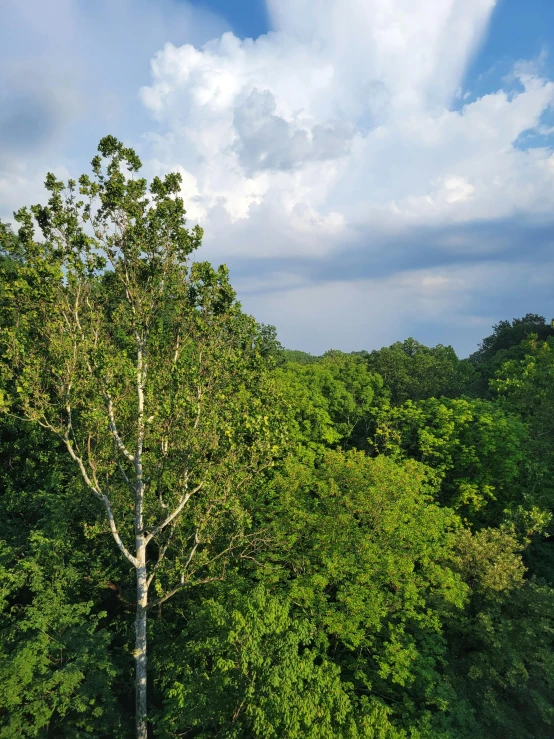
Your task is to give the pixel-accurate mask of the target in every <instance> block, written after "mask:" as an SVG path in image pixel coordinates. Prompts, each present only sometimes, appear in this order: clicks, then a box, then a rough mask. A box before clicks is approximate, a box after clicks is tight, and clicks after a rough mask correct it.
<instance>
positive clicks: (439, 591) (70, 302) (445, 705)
mask: <svg viewBox="0 0 554 739" xmlns="http://www.w3.org/2000/svg"><path fill="white" fill-rule="evenodd" d="M140 169H141V162H140V159H139V158H138V156H137V154H136V153H135V152H134V151H133V150H132V149H128V148H126V147H125V146H124V145H123V144H122V143H121V142H120V141H118V140H117V139H115V138H114V137H112V136H107V137H106V138H104V139H102V141H101V142H100V145H99V150H98V154H97V155H96V156H95V157H94V159H93V160H92V165H91V173H90V174H85V175H82V176H81V177H80V178H79V179H78V180H77V181H71V180H70V181H69V182H66V183H64V182H61V181H59V180H57V179H56V177H55V176H54V175H48V177H47V179H46V191H47V196H46V197H47V203H46V205H36V206H32V207H31V208H22V209H21V210H20V211H18V212H17V213H16V214H15V220H16V222H17V228H11V227H10V226H9V225H7V224H3V225H0V239H1V251H0V273H1V276H0V510H1V515H0V738H1V739H16V738H19V737H38V738H39V739H45V738H47V737H48V738H50V737H55V738H59V739H78V738H80V737H99V738H102V737H106V738H107V737H113V738H114V739H125V738H127V737H134V736H136V737H138V739H145V738H146V737H157V738H159V739H173V738H176V737H189V738H193V737H229V738H236V739H239V738H242V739H246V738H258V737H259V738H263V739H270V738H273V737H275V738H276V739H279V738H283V739H331V738H333V737H337V738H344V739H362V738H363V739H466V738H472V739H481V738H482V739H548V738H549V737H552V736H554V649H553V646H554V644H553V641H554V529H553V526H552V509H553V505H554V393H553V391H552V387H553V382H554V327H553V326H554V322H552V323H551V321H550V317H546V318H545V317H542V316H539V315H535V314H533V313H529V314H527V315H525V316H523V317H521V318H515V319H513V320H512V319H511V317H507V318H509V319H510V320H504V321H501V322H500V323H498V324H497V325H495V326H494V327H493V328H492V330H491V333H490V335H489V336H487V337H486V338H484V339H483V341H482V342H481V344H480V346H479V348H478V349H477V351H475V352H474V353H473V354H472V355H471V356H470V357H469V358H466V359H460V358H459V357H458V356H457V355H456V353H455V351H454V350H453V349H452V348H451V347H450V346H443V345H438V346H435V347H427V346H424V345H422V344H420V343H419V342H418V341H416V340H414V339H412V338H408V339H406V340H405V341H401V342H396V343H393V344H392V345H391V346H389V347H384V348H382V349H379V350H373V351H364V350H361V351H357V352H352V353H344V352H341V351H337V350H329V351H327V352H326V353H325V354H324V355H323V356H317V357H316V356H312V355H310V354H308V353H305V352H302V351H299V350H290V349H285V348H283V347H282V346H281V344H280V343H279V340H278V336H277V332H276V329H275V328H274V327H273V326H269V325H264V324H259V323H258V322H257V321H256V320H255V318H253V317H251V316H249V315H247V314H246V313H245V312H244V311H243V309H242V308H241V305H240V303H239V302H238V300H237V297H236V294H235V292H234V290H233V288H232V285H231V283H230V278H229V272H228V270H227V268H226V267H225V266H219V267H214V266H212V265H211V264H209V263H207V262H203V261H195V253H196V252H197V250H198V248H199V247H200V246H201V242H202V230H201V229H200V228H199V227H195V228H192V229H189V228H188V227H187V225H186V203H185V202H183V200H182V199H181V196H180V187H181V183H180V176H179V175H178V174H173V173H170V174H167V175H166V176H165V177H156V178H154V179H153V180H152V181H151V182H150V183H148V182H147V181H146V180H145V179H144V178H142V177H141V176H140V174H139V172H140ZM368 320H371V317H368Z"/></svg>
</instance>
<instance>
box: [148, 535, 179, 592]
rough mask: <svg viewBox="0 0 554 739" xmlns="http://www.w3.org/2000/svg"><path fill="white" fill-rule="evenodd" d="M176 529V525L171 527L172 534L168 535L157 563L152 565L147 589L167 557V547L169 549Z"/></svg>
mask: <svg viewBox="0 0 554 739" xmlns="http://www.w3.org/2000/svg"><path fill="white" fill-rule="evenodd" d="M174 531H175V527H174V526H172V527H171V531H170V534H169V537H168V539H167V541H166V543H165V544H164V546H163V547H162V549H161V551H160V553H159V554H158V559H157V561H156V564H155V565H154V566H153V567H152V572H151V573H150V576H149V578H148V580H147V581H146V589H147V590H148V588H149V587H150V585H151V584H152V580H153V579H154V578H155V577H156V572H157V570H158V567H159V566H160V565H161V563H162V562H163V560H164V558H165V553H166V552H167V549H168V547H169V545H170V543H171V538H172V536H173V532H174Z"/></svg>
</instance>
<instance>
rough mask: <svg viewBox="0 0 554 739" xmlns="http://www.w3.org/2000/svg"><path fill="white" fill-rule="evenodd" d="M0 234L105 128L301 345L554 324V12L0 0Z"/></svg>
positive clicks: (547, 6) (83, 161) (499, 7)
mask: <svg viewBox="0 0 554 739" xmlns="http://www.w3.org/2000/svg"><path fill="white" fill-rule="evenodd" d="M3 15H4V22H3V24H2V26H1V27H0V218H3V219H9V218H10V217H11V213H12V211H13V210H14V209H15V208H17V207H19V206H20V205H22V204H27V203H30V202H40V200H42V199H43V197H44V193H43V189H42V181H43V179H44V175H45V173H46V172H47V171H48V170H50V169H53V170H54V171H55V172H57V173H58V174H59V175H60V176H64V177H68V176H75V175H78V174H79V173H80V172H81V171H82V170H83V169H85V168H86V167H87V163H88V162H89V161H90V159H91V158H92V156H93V154H94V151H95V148H96V145H97V143H98V140H99V138H100V137H101V136H103V135H105V134H106V133H113V134H114V135H116V136H118V137H119V138H121V139H123V140H125V141H126V142H127V143H129V144H130V145H132V146H134V147H135V148H136V149H137V150H138V152H139V153H140V155H141V157H142V159H143V161H144V168H145V172H146V174H147V175H149V176H152V175H154V174H158V173H161V172H165V171H168V170H178V171H180V172H181V173H182V176H183V196H184V198H185V202H186V204H187V208H188V212H189V219H190V222H191V224H192V223H196V222H199V223H201V225H202V226H203V227H204V229H205V233H206V237H205V243H204V246H203V248H202V251H203V253H202V254H199V257H201V258H207V259H211V260H213V261H214V262H226V263H227V264H228V265H229V266H230V268H231V274H232V279H233V282H234V284H235V287H236V288H237V289H238V292H239V295H240V297H241V300H242V302H243V305H244V306H245V308H246V309H247V310H248V311H249V312H251V313H253V314H254V315H255V316H256V318H257V319H258V320H260V321H263V322H266V323H272V324H274V325H276V326H277V329H278V332H279V336H280V338H281V341H282V342H283V343H284V344H285V345H286V346H289V347H294V348H302V349H305V350H308V351H312V352H315V353H319V352H322V351H325V350H326V349H328V348H339V349H343V350H346V351H349V350H354V349H362V348H365V349H372V348H376V347H379V346H382V345H384V344H390V343H392V342H393V341H396V340H400V339H404V338H406V337H408V336H414V337H415V338H417V339H419V340H420V341H423V342H425V343H428V344H436V343H446V344H452V345H453V346H454V347H455V348H456V350H457V351H458V352H459V353H460V354H461V355H467V354H468V353H469V352H470V351H473V350H474V349H475V347H476V346H477V343H478V341H479V340H480V339H481V338H482V337H483V336H485V335H487V334H488V333H490V327H491V326H492V325H493V324H494V323H496V322H497V321H499V320H501V319H505V318H512V317H514V316H519V315H522V314H524V313H526V312H538V313H541V314H543V315H546V316H547V318H551V317H552V316H553V315H554V305H553V301H552V284H553V278H554V252H553V245H554V218H553V207H554V149H553V147H554V112H553V110H554V107H553V105H554V83H553V80H554V49H553V48H551V47H552V41H553V34H552V28H554V3H552V2H551V0H527V2H525V3H522V2H521V0H497V2H495V0H441V2H440V3H438V2H437V0H418V2H417V3H415V2H411V1H410V2H408V0H267V1H263V2H262V1H261V0H235V1H234V2H230V1H229V0H96V2H95V3H90V2H88V1H87V0H50V2H49V3H44V2H43V1H42V0H4V3H3Z"/></svg>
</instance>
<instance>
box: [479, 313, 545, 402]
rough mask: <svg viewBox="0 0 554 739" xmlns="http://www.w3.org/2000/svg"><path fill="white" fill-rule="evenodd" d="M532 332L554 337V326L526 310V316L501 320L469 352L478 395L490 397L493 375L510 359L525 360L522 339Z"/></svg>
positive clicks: (540, 337)
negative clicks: (472, 351) (475, 349)
mask: <svg viewBox="0 0 554 739" xmlns="http://www.w3.org/2000/svg"><path fill="white" fill-rule="evenodd" d="M531 335H535V336H536V337H537V338H538V339H539V340H540V341H545V340H546V339H547V338H548V337H554V326H552V324H551V323H550V322H547V321H546V319H545V318H544V317H543V316H539V315H537V314H536V313H527V314H526V315H525V316H523V318H514V319H513V321H511V322H510V321H500V322H499V323H497V324H496V325H495V326H494V327H493V332H492V334H491V335H490V336H487V337H486V338H485V339H483V341H482V342H481V344H480V345H479V349H478V350H477V351H476V352H474V353H473V354H471V355H470V357H469V362H471V364H472V365H473V367H475V369H476V371H477V372H476V376H475V378H474V380H473V387H474V389H475V391H476V392H477V393H478V394H479V395H483V396H488V395H490V393H489V382H490V381H491V380H492V379H493V378H494V376H495V374H496V372H497V371H498V370H499V369H500V368H501V366H502V365H503V364H504V363H505V362H507V361H509V360H510V359H515V360H519V359H523V357H524V355H525V351H524V348H523V346H522V342H524V341H525V340H526V339H528V338H529V337H530V336H531Z"/></svg>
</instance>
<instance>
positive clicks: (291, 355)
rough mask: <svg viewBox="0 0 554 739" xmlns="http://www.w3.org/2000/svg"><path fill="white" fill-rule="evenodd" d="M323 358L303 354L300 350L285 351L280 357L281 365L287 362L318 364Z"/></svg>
mask: <svg viewBox="0 0 554 739" xmlns="http://www.w3.org/2000/svg"><path fill="white" fill-rule="evenodd" d="M320 359H321V357H316V356H314V355H313V354H308V353H307V352H302V351H300V350H299V349H283V350H282V352H281V357H280V360H281V361H280V364H283V363H285V362H294V363H295V364H313V363H314V362H318V361H319V360H320Z"/></svg>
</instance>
